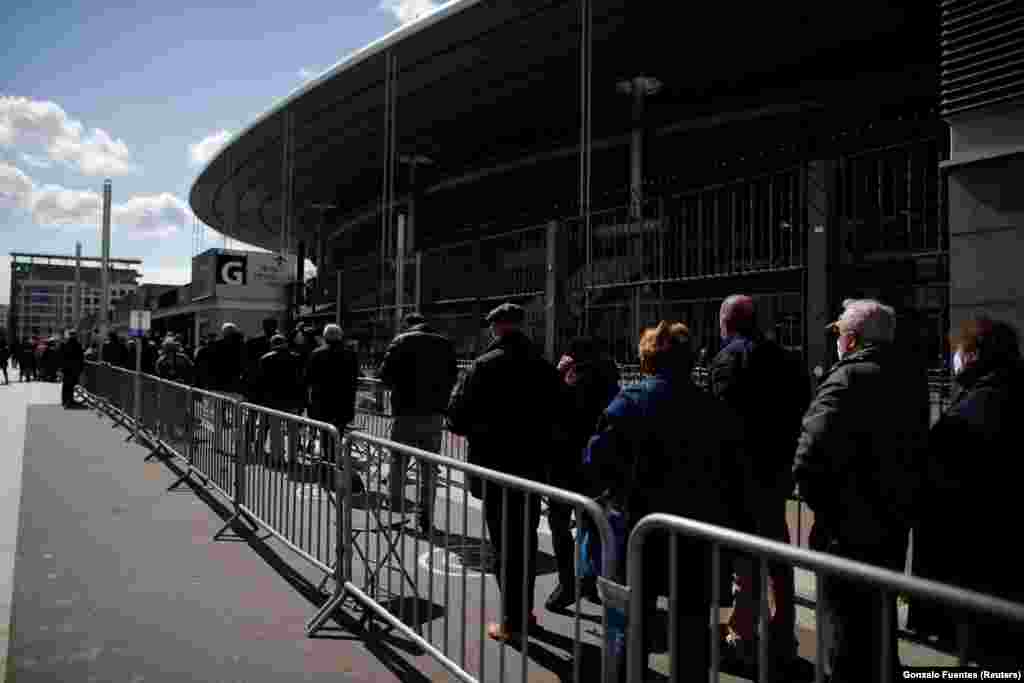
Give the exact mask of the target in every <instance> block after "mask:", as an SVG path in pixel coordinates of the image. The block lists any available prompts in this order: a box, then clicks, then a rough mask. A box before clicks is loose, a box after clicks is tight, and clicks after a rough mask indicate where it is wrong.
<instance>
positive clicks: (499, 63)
mask: <svg viewBox="0 0 1024 683" xmlns="http://www.w3.org/2000/svg"><path fill="white" fill-rule="evenodd" d="M592 4H593V45H594V48H593V57H592V77H591V84H592V85H591V87H592V112H593V114H592V121H593V123H592V137H593V140H594V141H595V142H598V141H602V140H606V141H608V142H607V143H605V144H604V145H603V147H602V146H600V145H598V149H599V151H595V156H594V166H595V178H594V182H595V183H605V184H621V185H623V186H625V185H626V184H627V183H628V157H627V155H626V153H625V150H626V149H627V147H626V145H628V135H627V133H628V131H629V129H630V127H631V117H632V114H631V108H630V102H629V99H628V97H626V96H625V95H623V94H622V93H621V92H619V91H618V88H617V84H618V83H619V82H621V81H623V80H628V79H630V78H633V77H635V76H639V75H646V76H651V77H654V78H656V79H658V80H659V81H660V82H661V84H662V88H661V90H660V91H659V92H658V94H657V95H656V96H655V98H654V99H653V100H652V103H651V107H650V109H649V115H648V125H649V126H651V128H652V129H654V131H655V133H656V134H657V132H658V131H659V130H660V131H662V132H666V131H670V130H673V129H675V130H680V129H683V130H685V129H686V128H687V127H695V128H701V127H704V126H705V125H708V124H705V123H702V122H706V121H716V120H718V119H716V118H714V117H716V116H720V115H722V114H723V113H731V114H732V115H736V113H737V112H738V113H739V114H738V118H739V119H742V118H744V117H747V118H757V117H762V116H771V115H773V113H774V114H778V113H781V112H785V111H796V112H799V111H802V110H804V109H805V108H806V107H807V106H816V107H817V106H825V105H822V104H821V101H822V99H821V98H824V99H829V98H831V99H830V101H829V102H827V103H826V104H828V105H830V106H831V105H834V104H835V103H839V105H840V107H849V106H855V102H854V101H853V100H855V99H856V98H855V97H851V92H850V91H849V89H848V88H847V87H845V86H844V87H843V88H841V89H840V91H837V92H833V93H831V95H822V93H823V92H824V91H826V90H828V88H829V87H831V88H836V86H835V85H830V84H833V83H835V82H839V81H840V79H838V78H837V74H838V73H840V71H842V74H843V77H844V78H846V77H848V76H855V75H857V74H871V73H872V72H877V73H886V72H890V73H891V72H895V71H899V70H900V69H902V68H904V65H906V64H908V63H911V62H913V61H914V60H915V59H916V60H919V61H920V62H922V63H933V62H935V56H934V54H933V53H934V52H935V50H936V48H935V45H936V38H935V36H936V33H935V30H933V27H932V25H931V24H930V23H928V22H929V21H931V20H932V19H933V15H935V17H937V12H936V11H935V8H934V7H928V5H934V3H920V6H919V5H918V4H915V5H914V6H913V7H914V8H913V9H908V8H906V7H893V6H890V5H891V3H889V2H886V1H884V0H864V2H861V3H858V4H857V5H856V8H854V6H853V5H849V6H846V10H845V11H842V12H838V11H836V9H835V7H833V6H831V5H828V4H827V3H826V4H822V3H819V2H811V1H810V0H795V1H794V2H790V3H750V4H749V5H744V7H743V8H742V9H737V8H736V6H735V5H734V4H731V3H695V4H689V5H687V10H686V14H685V15H684V18H683V19H680V14H679V12H678V7H677V6H676V5H675V4H674V3H638V2H635V1H634V2H632V3H629V2H627V0H607V1H598V0H595V1H594V2H593V3H592ZM935 22H936V26H937V18H935ZM580 26H581V22H580V2H579V1H578V0H521V1H517V2H502V3H498V2H481V1H480V0H455V1H454V2H449V3H447V4H446V5H444V6H442V7H441V8H439V9H438V10H437V11H435V12H433V13H431V14H429V15H427V16H424V17H422V18H420V19H419V20H417V21H415V22H412V23H410V24H408V25H406V26H404V27H402V28H400V29H398V30H396V31H394V32H392V33H390V34H388V35H386V36H384V37H383V38H381V39H379V40H377V41H375V42H373V43H371V44H370V45H368V46H367V47H365V48H363V49H361V50H359V51H357V52H355V53H353V54H352V55H350V56H349V57H347V58H346V59H344V60H343V61H341V62H339V63H338V64H336V65H335V66H334V67H332V68H331V69H329V70H328V71H326V72H324V73H323V74H322V75H320V76H319V77H317V78H316V79H314V80H312V81H310V82H309V83H306V84H305V85H303V86H302V87H300V88H298V89H297V90H296V91H294V92H293V93H291V94H290V95H289V96H287V97H285V98H284V99H282V100H280V101H279V102H277V103H276V104H275V105H274V106H273V107H272V108H271V109H269V110H268V111H267V112H266V113H265V114H263V115H262V116H260V117H259V118H257V119H256V120H255V121H254V122H253V123H252V124H251V125H250V126H248V127H247V128H246V129H245V130H243V131H241V132H239V133H238V134H237V135H235V136H234V137H233V138H232V139H231V140H230V141H229V142H228V144H227V145H225V146H224V147H223V148H222V149H221V151H220V152H219V153H218V155H217V156H216V157H215V158H214V159H213V160H211V161H210V163H209V164H208V165H207V166H206V167H205V168H204V169H203V170H202V172H201V173H200V174H199V176H198V177H197V179H196V181H195V183H194V184H193V186H192V190H191V194H190V203H191V206H192V208H193V210H194V211H195V213H196V215H197V216H198V217H199V218H200V219H201V220H202V221H203V222H205V223H206V224H208V225H210V226H212V227H213V228H215V229H217V230H218V231H220V232H222V233H226V234H228V235H229V236H231V237H233V238H237V239H239V240H241V241H243V242H246V243H249V244H255V245H258V246H260V247H264V248H268V249H277V248H278V246H279V244H280V233H281V214H282V202H281V197H282V187H283V182H282V181H283V175H284V174H283V167H284V161H283V160H284V152H285V150H284V149H283V144H282V141H283V139H284V136H283V131H284V126H285V125H286V120H287V119H288V118H290V120H291V125H292V128H293V131H294V156H293V164H294V185H293V190H292V192H293V204H292V206H293V215H295V216H296V218H295V223H294V228H295V230H296V232H297V233H298V234H299V235H300V238H309V237H311V236H312V234H313V230H314V228H315V226H316V225H317V224H318V222H319V221H320V220H321V218H322V217H321V214H320V212H319V210H317V209H315V208H314V207H315V206H317V205H331V206H333V207H335V208H333V209H331V210H330V212H329V215H328V216H327V219H326V220H327V225H329V226H332V227H333V226H337V225H344V224H345V223H346V222H352V221H353V219H354V217H357V216H363V217H364V218H365V219H368V220H369V219H372V218H373V216H374V213H375V212H376V211H377V210H378V209H379V207H380V205H381V199H380V198H381V194H382V189H383V187H384V178H385V175H384V165H385V164H384V159H385V149H386V146H385V143H386V140H385V130H386V126H385V120H386V107H385V104H386V100H387V98H386V88H387V79H386V77H385V75H386V73H387V59H388V55H391V56H393V59H394V67H395V69H396V72H397V76H396V82H395V98H396V99H395V102H396V104H395V109H394V114H395V122H396V123H395V126H396V130H395V152H396V154H397V155H398V156H402V157H421V158H422V157H425V158H426V159H428V160H429V163H427V164H425V165H421V166H420V167H419V170H417V174H418V177H417V179H418V181H419V182H418V185H419V186H420V188H421V190H420V191H421V193H422V194H423V196H424V197H425V198H427V199H428V200H429V198H430V197H431V196H432V195H433V196H437V197H444V198H445V201H443V202H440V201H439V202H437V203H436V204H435V205H434V207H433V208H434V212H433V215H434V216H437V215H438V213H439V211H438V209H443V211H444V221H445V222H446V223H447V224H451V223H453V222H454V221H457V220H461V219H463V218H465V217H466V216H470V217H472V215H473V211H475V210H476V207H480V206H487V205H490V206H492V207H493V206H494V205H495V203H498V204H500V203H501V202H503V201H508V200H509V198H510V196H513V195H516V194H524V193H525V194H527V195H528V198H532V195H534V194H536V193H539V194H542V195H545V196H544V197H537V201H541V200H543V201H551V200H553V199H556V198H557V199H560V200H562V201H567V202H569V203H571V202H574V201H575V199H576V196H577V194H578V183H579V181H578V168H579V165H578V160H577V158H576V155H577V153H578V152H577V150H578V145H579V140H580V132H579V130H580V109H581V107H580V100H581V97H580V81H581V77H580V74H581V67H580V61H581V60H580V52H581V51H580V44H581V39H580ZM919 80H921V79H911V81H912V82H917V81H919ZM899 83H900V88H901V90H898V92H903V90H902V88H904V87H905V86H904V81H899ZM920 85H921V87H922V88H924V89H925V90H927V89H928V88H931V84H930V83H921V84H920ZM891 86H892V82H889V83H887V82H885V81H878V80H874V77H871V78H870V80H863V79H862V83H861V84H860V86H859V87H860V88H862V90H863V91H864V92H872V93H879V92H886V90H887V89H890V88H891ZM807 93H813V95H814V98H813V99H815V100H816V101H815V102H810V103H809V102H806V101H805V100H807V99H809V98H808V97H807ZM794 103H797V106H796V107H795V108H794V107H793V106H792V105H793V104H794ZM787 107H788V109H787ZM679 122H684V123H683V124H682V125H680V123H679ZM685 122H690V123H689V124H687V123H685ZM602 155H603V156H602ZM656 156H657V150H653V151H652V154H651V157H650V158H651V159H652V160H653V159H654V157H656ZM523 159H545V160H548V161H551V162H552V163H551V164H545V165H544V168H545V169H546V170H545V171H544V175H543V177H540V176H538V172H537V171H536V169H531V168H529V164H525V165H524V164H523V163H522V160H523ZM651 163H654V162H653V161H652V162H651ZM662 163H666V164H669V163H674V164H676V165H678V164H680V163H681V161H680V159H679V158H678V154H677V153H674V154H673V157H672V158H670V159H664V160H663V161H662ZM495 169H501V170H500V173H498V174H496V173H495ZM602 173H603V174H604V176H602V175H601V174H602ZM488 175H490V176H492V177H496V179H494V178H492V181H489V182H487V183H480V182H479V181H480V180H481V179H483V178H484V177H485V176H488ZM395 180H396V196H398V197H401V196H403V195H404V194H405V193H406V192H407V187H406V185H405V181H406V176H405V171H404V169H403V170H402V171H401V173H399V174H397V175H396V179H395ZM470 181H471V182H473V183H474V191H473V192H472V193H471V196H469V197H467V196H466V195H467V193H461V195H458V197H459V199H458V201H453V200H452V197H453V196H455V195H453V194H451V191H452V190H453V189H454V188H457V187H458V186H460V185H462V184H464V183H465V182H470ZM517 191H518V192H517ZM446 193H448V194H446ZM429 210H430V209H429V208H428V211H429ZM456 213H458V218H456ZM431 222H433V223H436V222H437V221H436V220H432V221H431ZM378 224H379V220H378Z"/></svg>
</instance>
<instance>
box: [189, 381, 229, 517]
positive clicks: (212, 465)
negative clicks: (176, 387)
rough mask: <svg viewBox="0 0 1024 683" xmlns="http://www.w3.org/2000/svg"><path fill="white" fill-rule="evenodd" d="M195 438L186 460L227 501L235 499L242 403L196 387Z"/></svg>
mask: <svg viewBox="0 0 1024 683" xmlns="http://www.w3.org/2000/svg"><path fill="white" fill-rule="evenodd" d="M190 396H191V399H190V401H189V403H190V409H191V419H190V427H191V432H192V434H191V439H190V440H189V441H188V442H187V449H188V450H187V455H186V459H187V460H188V461H189V462H190V463H192V465H193V466H194V467H195V468H196V469H197V470H198V471H199V472H201V473H202V474H203V475H204V477H206V478H207V479H208V480H209V482H210V484H211V485H212V486H213V487H215V488H216V489H217V490H218V491H219V492H220V493H221V494H222V495H223V496H224V497H225V498H228V499H229V500H234V499H235V484H236V481H237V463H238V457H237V450H238V448H237V446H238V443H237V440H238V438H237V437H238V432H237V431H236V429H238V423H239V417H238V403H237V401H236V400H234V399H233V398H232V397H230V396H226V395H224V394H219V393H215V392H212V391H205V390H203V389H195V388H193V389H192V391H191V392H190Z"/></svg>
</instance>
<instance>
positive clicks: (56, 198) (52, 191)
mask: <svg viewBox="0 0 1024 683" xmlns="http://www.w3.org/2000/svg"><path fill="white" fill-rule="evenodd" d="M0 205H4V206H7V207H9V208H18V209H24V210H26V211H28V212H29V213H30V214H31V216H32V220H33V222H35V224H36V225H40V226H51V227H52V226H59V227H64V226H68V227H77V226H81V227H90V228H95V227H96V226H98V225H99V224H100V221H101V220H102V211H103V198H102V196H101V195H100V193H99V192H96V191H94V190H72V189H68V188H66V187H61V186H59V185H44V186H42V187H37V186H36V184H35V182H33V180H32V179H31V178H30V177H28V176H27V175H25V174H24V173H23V172H22V171H21V170H19V169H17V168H15V167H14V166H10V165H9V164H5V163H3V162H0ZM110 213H111V217H110V222H111V225H112V228H113V229H115V230H119V231H120V230H123V231H124V233H125V235H126V236H127V237H128V238H129V239H157V238H162V237H170V236H171V235H173V234H175V233H177V232H178V231H180V230H184V229H186V228H187V227H189V226H191V224H192V212H191V211H190V210H189V208H188V205H187V204H186V203H185V202H183V201H182V200H181V199H179V198H178V197H176V196H174V195H173V194H170V193H168V192H162V193H160V194H154V195H139V196H135V197H132V198H130V199H129V200H128V201H126V202H123V203H120V204H116V203H115V204H114V205H113V206H112V207H111V212H110Z"/></svg>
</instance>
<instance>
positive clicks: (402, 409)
mask: <svg viewBox="0 0 1024 683" xmlns="http://www.w3.org/2000/svg"><path fill="white" fill-rule="evenodd" d="M405 326H406V331H405V332H404V333H402V334H400V335H398V336H397V337H395V338H394V340H393V341H392V342H391V344H390V345H389V346H388V349H387V352H386V353H385V354H384V361H383V362H382V363H381V365H380V369H379V370H378V371H377V377H378V378H379V379H380V381H381V383H382V384H383V385H384V386H386V387H388V388H390V389H391V414H392V415H393V416H394V419H393V420H392V422H391V440H392V441H397V442H398V443H403V444H406V445H409V446H413V447H415V448H419V449H422V450H424V451H428V452H430V453H440V452H441V431H442V430H443V429H444V412H445V410H447V408H448V399H449V398H450V397H451V393H452V388H453V387H454V386H455V382H456V381H457V380H458V378H459V367H458V364H457V363H456V360H455V347H454V346H453V345H452V342H451V340H450V339H448V337H445V336H444V335H442V334H440V333H439V332H438V331H437V330H435V329H434V328H433V327H431V326H430V325H428V324H427V322H426V319H425V318H424V317H423V316H422V315H420V314H418V313H410V314H409V315H407V316H406V317H405ZM408 464H409V463H408V458H407V457H406V456H404V455H403V454H401V453H392V454H391V470H390V473H389V474H388V483H389V486H390V493H391V501H392V503H391V504H392V507H393V508H395V509H399V510H401V511H402V512H403V513H404V507H405V473H406V468H407V467H408ZM436 483H437V468H436V467H435V466H434V465H432V464H431V463H423V462H421V463H420V464H419V511H418V514H419V528H420V530H421V531H422V532H424V533H431V532H432V531H433V524H434V488H435V485H436Z"/></svg>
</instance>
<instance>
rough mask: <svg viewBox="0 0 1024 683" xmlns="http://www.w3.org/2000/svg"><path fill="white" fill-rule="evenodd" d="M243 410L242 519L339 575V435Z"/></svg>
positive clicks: (238, 497) (325, 427)
mask: <svg viewBox="0 0 1024 683" xmlns="http://www.w3.org/2000/svg"><path fill="white" fill-rule="evenodd" d="M238 409H239V417H240V422H239V427H240V429H241V430H242V436H241V439H240V443H241V449H242V450H241V452H240V455H239V458H238V466H237V469H236V473H237V474H236V477H237V479H236V483H235V492H236V493H235V502H236V506H237V508H236V516H238V517H243V516H244V517H246V518H247V519H248V520H249V521H251V522H254V523H256V524H259V525H260V526H262V527H264V528H266V529H267V530H268V531H270V533H271V534H273V535H274V536H275V537H276V538H278V539H279V540H280V541H281V542H282V543H284V544H285V545H287V546H288V547H289V548H291V549H292V550H293V551H294V552H295V553H297V554H298V555H300V556H301V557H302V558H304V559H305V560H307V561H308V562H309V563H310V564H312V565H313V566H315V567H317V568H318V569H320V570H321V571H322V572H324V574H325V575H334V574H335V569H336V564H337V558H338V557H339V553H340V552H341V550H342V548H343V547H344V543H343V542H342V539H340V537H339V534H338V529H337V527H338V518H339V515H340V506H339V504H338V500H337V496H336V493H335V492H336V479H337V477H336V471H337V468H336V466H335V462H336V455H335V454H336V453H337V452H338V450H339V446H340V437H339V434H338V430H337V429H336V428H335V427H334V426H333V425H330V424H327V423H325V422H318V421H316V420H311V419H308V418H304V417H299V416H298V415H295V414H293V413H287V412H282V411H279V410H273V409H271V408H266V407H263V406H257V405H253V404H251V403H242V404H240V405H239V406H238ZM322 585H323V584H321V586H322Z"/></svg>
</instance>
